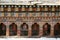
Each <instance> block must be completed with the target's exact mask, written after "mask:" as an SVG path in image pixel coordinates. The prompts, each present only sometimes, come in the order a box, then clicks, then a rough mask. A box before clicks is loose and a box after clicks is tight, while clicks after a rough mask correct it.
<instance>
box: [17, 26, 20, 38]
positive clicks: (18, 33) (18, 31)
mask: <svg viewBox="0 0 60 40" xmlns="http://www.w3.org/2000/svg"><path fill="white" fill-rule="evenodd" d="M17 36H18V37H20V25H17Z"/></svg>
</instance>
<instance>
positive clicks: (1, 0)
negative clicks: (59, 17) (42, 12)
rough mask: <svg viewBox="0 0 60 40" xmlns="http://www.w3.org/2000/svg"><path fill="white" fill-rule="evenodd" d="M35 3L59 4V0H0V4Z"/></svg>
mask: <svg viewBox="0 0 60 40" xmlns="http://www.w3.org/2000/svg"><path fill="white" fill-rule="evenodd" d="M30 1H31V3H30ZM36 3H38V4H39V5H60V0H0V4H18V5H20V4H22V5H32V4H36Z"/></svg>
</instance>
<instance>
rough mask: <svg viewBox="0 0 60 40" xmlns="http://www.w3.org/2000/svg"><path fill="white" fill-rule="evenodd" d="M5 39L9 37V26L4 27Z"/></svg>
mask: <svg viewBox="0 0 60 40" xmlns="http://www.w3.org/2000/svg"><path fill="white" fill-rule="evenodd" d="M6 37H9V25H6Z"/></svg>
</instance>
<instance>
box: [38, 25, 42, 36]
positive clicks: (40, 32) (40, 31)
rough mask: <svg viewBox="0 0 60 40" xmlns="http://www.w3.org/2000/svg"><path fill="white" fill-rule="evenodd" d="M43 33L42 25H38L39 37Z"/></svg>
mask: <svg viewBox="0 0 60 40" xmlns="http://www.w3.org/2000/svg"><path fill="white" fill-rule="evenodd" d="M42 35H43V26H42V25H40V27H39V37H41V36H42Z"/></svg>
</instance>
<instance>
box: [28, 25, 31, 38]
mask: <svg viewBox="0 0 60 40" xmlns="http://www.w3.org/2000/svg"><path fill="white" fill-rule="evenodd" d="M31 31H32V30H31V24H29V27H28V37H31Z"/></svg>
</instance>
